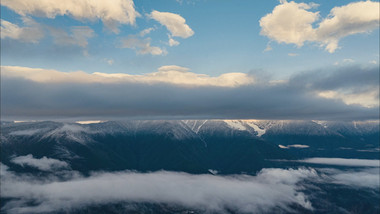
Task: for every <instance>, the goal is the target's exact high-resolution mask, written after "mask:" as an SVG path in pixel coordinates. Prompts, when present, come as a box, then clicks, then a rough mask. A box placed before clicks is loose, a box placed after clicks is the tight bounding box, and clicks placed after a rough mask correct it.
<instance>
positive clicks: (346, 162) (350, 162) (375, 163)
mask: <svg viewBox="0 0 380 214" xmlns="http://www.w3.org/2000/svg"><path fill="white" fill-rule="evenodd" d="M298 162H303V163H314V164H326V165H338V166H369V167H380V161H379V160H369V159H348V158H308V159H305V160H299V161H298Z"/></svg>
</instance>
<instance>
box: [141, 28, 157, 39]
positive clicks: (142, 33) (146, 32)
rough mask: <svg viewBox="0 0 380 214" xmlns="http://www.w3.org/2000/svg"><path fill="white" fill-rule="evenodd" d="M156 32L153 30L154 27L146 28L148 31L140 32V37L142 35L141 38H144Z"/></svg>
mask: <svg viewBox="0 0 380 214" xmlns="http://www.w3.org/2000/svg"><path fill="white" fill-rule="evenodd" d="M154 30H155V29H154V28H152V27H150V28H146V29H144V30H142V31H140V33H139V35H140V36H141V37H143V36H145V35H147V34H149V33H150V32H152V31H154Z"/></svg>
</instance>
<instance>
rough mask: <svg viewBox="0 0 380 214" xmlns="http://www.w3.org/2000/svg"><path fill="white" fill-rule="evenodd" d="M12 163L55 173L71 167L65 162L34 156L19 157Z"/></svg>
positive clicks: (12, 160) (13, 159)
mask: <svg viewBox="0 0 380 214" xmlns="http://www.w3.org/2000/svg"><path fill="white" fill-rule="evenodd" d="M11 162H12V163H14V164H18V165H20V166H22V167H24V166H30V167H34V168H37V169H39V170H42V171H54V170H57V169H61V168H68V167H69V165H68V164H67V163H66V162H64V161H60V160H57V159H53V158H47V157H45V156H44V157H42V158H39V159H38V158H34V157H33V155H31V154H29V155H25V156H18V157H15V158H12V159H11Z"/></svg>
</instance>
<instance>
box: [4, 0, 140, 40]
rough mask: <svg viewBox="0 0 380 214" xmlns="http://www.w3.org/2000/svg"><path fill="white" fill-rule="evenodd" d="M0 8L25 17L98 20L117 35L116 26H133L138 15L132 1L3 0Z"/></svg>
mask: <svg viewBox="0 0 380 214" xmlns="http://www.w3.org/2000/svg"><path fill="white" fill-rule="evenodd" d="M1 5H2V6H5V7H8V8H9V9H11V10H13V11H14V12H16V13H18V14H20V15H22V16H26V15H32V16H38V17H47V18H55V17H56V16H64V15H68V16H71V17H73V18H75V19H77V20H96V19H100V20H102V21H103V23H104V24H105V25H106V27H107V28H109V29H110V30H112V31H113V32H115V33H118V32H119V30H118V28H117V25H118V24H131V25H134V24H135V21H136V17H139V16H140V14H139V13H138V12H137V11H136V10H135V5H134V3H133V1H132V0H109V1H106V2H104V1H102V0H94V1H86V0H62V1H49V0H44V1H40V0H4V1H2V2H1Z"/></svg>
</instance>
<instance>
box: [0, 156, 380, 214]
mask: <svg viewBox="0 0 380 214" xmlns="http://www.w3.org/2000/svg"><path fill="white" fill-rule="evenodd" d="M21 157H22V159H23V160H24V161H23V164H26V165H29V166H32V167H35V168H37V169H39V168H41V167H40V165H41V164H42V163H44V164H45V165H46V162H47V161H46V160H45V159H35V158H33V157H30V156H21ZM25 157H28V158H25ZM14 159H16V160H18V159H20V158H19V157H16V158H14ZM27 160H30V161H31V162H33V164H29V163H26V161H27ZM48 160H49V163H53V162H54V163H56V162H57V163H58V161H59V160H56V159H50V158H49V159H48ZM307 160H308V163H309V162H318V163H321V162H323V163H340V164H343V163H344V164H345V165H349V164H351V166H358V165H360V166H376V165H375V164H374V163H373V162H372V161H374V160H362V162H360V161H359V163H360V164H356V165H354V164H353V162H355V161H356V163H357V162H358V160H356V159H343V160H342V159H337V158H324V159H323V158H312V159H307ZM59 163H61V164H62V163H65V162H62V161H61V162H59ZM377 166H378V165H377ZM49 169H50V168H49ZM40 170H41V169H40ZM50 170H55V171H50V172H48V173H50V175H49V176H45V177H37V176H33V175H30V174H27V173H15V172H13V171H11V170H10V168H9V167H8V166H6V165H4V164H1V183H2V185H1V193H2V195H1V197H2V198H7V199H10V200H9V201H7V202H6V203H5V204H4V206H3V207H2V208H1V209H2V211H5V212H7V213H11V214H12V213H45V212H57V211H73V210H75V209H81V208H83V207H86V206H91V205H107V204H115V203H155V204H170V205H176V206H177V205H178V206H180V207H184V208H189V209H198V210H204V211H210V212H225V211H226V210H234V211H236V212H239V213H265V212H272V211H273V210H274V209H282V210H287V211H291V210H292V208H291V207H294V205H296V206H298V207H302V208H304V209H308V210H313V205H312V203H311V201H310V198H309V197H310V196H308V195H306V194H305V193H304V192H303V190H305V188H307V187H306V186H304V185H306V184H304V182H303V181H311V182H316V183H320V184H324V183H331V184H337V185H344V186H346V187H347V188H374V189H378V188H379V183H380V180H379V179H380V178H379V176H378V168H377V167H370V168H355V169H349V170H345V171H342V170H337V169H331V168H323V169H313V168H298V169H280V168H266V169H262V170H261V171H260V172H259V173H258V174H257V175H256V176H250V175H245V174H240V175H229V176H221V175H211V174H210V175H209V174H201V175H193V174H188V173H183V172H168V171H158V172H150V173H138V172H133V171H121V172H93V173H92V174H91V175H89V176H83V175H81V174H80V173H79V172H77V171H72V170H67V169H64V168H51V169H50ZM62 178H63V179H62ZM306 183H307V182H306Z"/></svg>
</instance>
